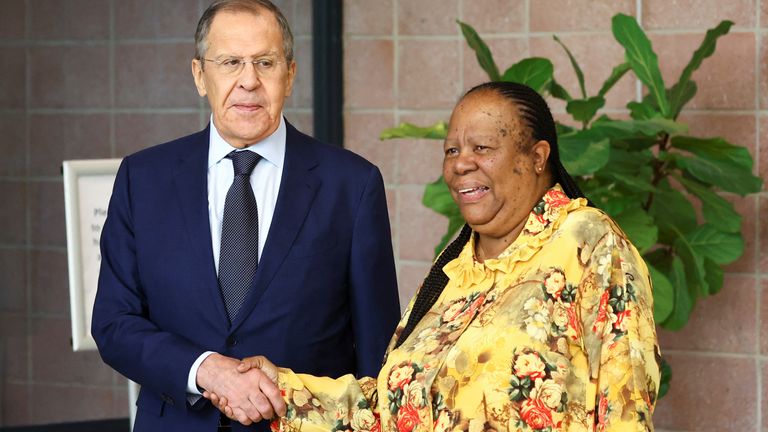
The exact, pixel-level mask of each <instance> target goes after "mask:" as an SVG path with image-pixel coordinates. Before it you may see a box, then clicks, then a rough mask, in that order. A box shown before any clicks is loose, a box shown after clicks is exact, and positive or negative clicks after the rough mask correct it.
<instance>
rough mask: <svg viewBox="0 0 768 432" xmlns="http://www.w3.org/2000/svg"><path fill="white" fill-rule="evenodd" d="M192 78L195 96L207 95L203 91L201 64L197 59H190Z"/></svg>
mask: <svg viewBox="0 0 768 432" xmlns="http://www.w3.org/2000/svg"><path fill="white" fill-rule="evenodd" d="M192 78H194V79H195V87H197V94H199V95H200V96H201V97H202V96H205V95H206V94H208V92H207V91H206V90H205V80H204V79H203V62H201V61H200V60H199V59H192Z"/></svg>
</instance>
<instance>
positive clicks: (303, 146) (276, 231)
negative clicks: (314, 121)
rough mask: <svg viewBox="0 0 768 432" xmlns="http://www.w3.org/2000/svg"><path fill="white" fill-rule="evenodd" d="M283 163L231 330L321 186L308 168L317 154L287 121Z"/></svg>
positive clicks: (245, 312)
mask: <svg viewBox="0 0 768 432" xmlns="http://www.w3.org/2000/svg"><path fill="white" fill-rule="evenodd" d="M286 127H287V129H288V130H287V136H286V143H285V164H284V165H283V174H282V175H283V177H282V180H281V182H280V192H279V193H278V195H277V202H276V203H275V214H274V215H273V216H272V225H271V226H270V229H269V234H268V236H267V243H266V245H265V246H264V252H262V255H261V261H260V262H259V269H258V270H257V271H256V276H255V277H254V280H253V282H252V284H251V290H250V293H249V295H248V297H247V298H246V300H245V303H244V304H243V306H242V307H241V309H240V311H239V312H238V314H237V316H236V317H235V321H234V322H233V323H232V330H233V331H234V330H235V329H236V328H237V326H239V325H240V324H241V323H242V322H243V321H244V320H245V317H247V316H248V315H249V314H250V313H251V311H252V310H253V308H254V307H255V306H256V304H258V303H259V300H260V299H261V296H262V295H263V294H264V291H265V290H266V289H267V287H268V286H269V284H270V282H271V281H272V279H273V278H274V276H275V273H277V270H278V269H279V268H280V266H281V265H282V263H283V261H284V260H285V257H286V255H287V254H288V251H289V250H290V249H291V246H292V245H293V241H294V240H295V239H296V235H297V234H298V233H299V230H300V229H301V226H302V225H303V224H304V220H305V218H306V216H307V213H308V212H309V209H310V207H311V205H312V201H313V200H314V199H315V194H316V193H317V190H318V188H319V187H320V181H319V179H318V178H317V177H316V176H315V175H314V174H313V173H312V172H311V170H312V168H314V167H315V166H316V165H317V158H316V157H315V154H314V152H313V150H312V148H311V146H310V145H309V143H308V142H307V141H306V138H305V137H303V136H302V135H301V134H300V133H299V132H298V131H297V130H296V129H295V128H294V127H293V126H291V125H290V124H289V123H288V122H286Z"/></svg>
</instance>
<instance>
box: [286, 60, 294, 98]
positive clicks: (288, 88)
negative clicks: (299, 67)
mask: <svg viewBox="0 0 768 432" xmlns="http://www.w3.org/2000/svg"><path fill="white" fill-rule="evenodd" d="M294 78H296V62H295V61H291V64H289V65H288V82H287V83H286V85H285V97H286V98H287V97H289V96H290V95H291V94H292V93H293V79H294Z"/></svg>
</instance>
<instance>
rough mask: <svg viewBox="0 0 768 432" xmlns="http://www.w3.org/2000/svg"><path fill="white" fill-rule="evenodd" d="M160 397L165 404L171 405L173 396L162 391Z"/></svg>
mask: <svg viewBox="0 0 768 432" xmlns="http://www.w3.org/2000/svg"><path fill="white" fill-rule="evenodd" d="M160 399H162V400H163V402H165V403H167V404H168V405H170V406H173V404H174V401H173V398H172V397H170V396H168V395H167V394H165V393H163V394H162V395H160Z"/></svg>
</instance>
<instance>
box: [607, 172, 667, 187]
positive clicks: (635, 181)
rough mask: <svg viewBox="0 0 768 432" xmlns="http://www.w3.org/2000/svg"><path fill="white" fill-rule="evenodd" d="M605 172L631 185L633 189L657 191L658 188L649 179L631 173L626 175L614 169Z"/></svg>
mask: <svg viewBox="0 0 768 432" xmlns="http://www.w3.org/2000/svg"><path fill="white" fill-rule="evenodd" d="M605 174H606V175H607V176H609V177H611V178H614V179H616V180H617V181H619V182H621V183H623V184H625V185H627V186H629V188H630V189H632V190H635V191H638V192H656V188H655V187H654V186H653V184H651V182H650V181H648V180H647V179H643V178H640V177H634V176H631V175H624V174H621V173H619V172H613V171H609V172H607V173H605Z"/></svg>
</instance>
